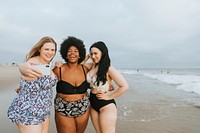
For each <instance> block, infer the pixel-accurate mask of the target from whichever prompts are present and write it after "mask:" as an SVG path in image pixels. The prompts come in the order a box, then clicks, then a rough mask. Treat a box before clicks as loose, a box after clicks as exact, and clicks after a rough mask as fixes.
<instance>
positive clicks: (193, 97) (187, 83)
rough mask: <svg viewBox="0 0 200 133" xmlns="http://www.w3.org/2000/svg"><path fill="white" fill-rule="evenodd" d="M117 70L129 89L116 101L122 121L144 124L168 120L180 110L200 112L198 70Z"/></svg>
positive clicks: (199, 70) (199, 76)
mask: <svg viewBox="0 0 200 133" xmlns="http://www.w3.org/2000/svg"><path fill="white" fill-rule="evenodd" d="M118 70H119V71H120V73H121V74H122V75H123V76H124V77H125V78H126V80H127V81H128V83H129V87H130V89H129V90H128V92H127V93H125V94H124V95H123V96H122V98H119V100H118V99H117V103H118V109H119V112H120V113H119V119H121V120H126V121H132V122H142V123H146V122H152V121H156V120H162V119H166V118H169V117H171V113H172V112H173V111H176V110H178V109H180V108H191V107H196V108H200V69H197V68H195V69H194V68H190V69H189V68H188V69H187V68H186V69H177V68H176V69H118ZM199 113H200V112H199ZM180 115H183V116H182V117H183V118H184V117H186V116H184V115H185V114H184V113H183V114H181V113H180ZM188 117H189V119H196V118H190V117H192V116H190V115H189V116H188ZM197 121H198V122H199V121H200V119H199V118H198V119H197Z"/></svg>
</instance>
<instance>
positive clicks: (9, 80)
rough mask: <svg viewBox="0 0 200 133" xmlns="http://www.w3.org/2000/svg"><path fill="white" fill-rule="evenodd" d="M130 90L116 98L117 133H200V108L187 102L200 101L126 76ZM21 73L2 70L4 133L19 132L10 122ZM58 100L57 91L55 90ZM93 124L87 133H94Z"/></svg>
mask: <svg viewBox="0 0 200 133" xmlns="http://www.w3.org/2000/svg"><path fill="white" fill-rule="evenodd" d="M125 78H126V79H127V81H128V82H129V86H130V89H129V90H128V92H127V93H125V94H124V95H123V96H121V97H119V98H116V102H117V107H118V118H117V125H116V133H122V132H125V133H132V132H134V133H155V132H156V133H171V132H173V133H182V132H188V133H199V127H200V115H199V114H200V107H199V106H196V107H195V105H192V104H190V103H187V102H185V99H184V98H190V97H195V96H196V97H200V96H197V95H195V94H190V93H186V92H183V91H180V90H175V89H174V86H173V85H166V84H163V83H162V82H160V81H156V80H154V79H151V78H148V77H142V76H141V75H125ZM19 81H20V73H19V70H18V67H12V66H9V67H7V66H3V67H2V66H0V84H1V87H0V111H1V112H2V113H1V114H0V121H1V124H0V132H2V133H10V132H18V129H17V127H16V125H15V124H14V123H12V122H10V121H9V119H8V118H7V109H8V106H9V105H10V103H11V101H12V99H13V98H14V96H15V95H16V92H15V88H16V87H18V86H19ZM53 92H54V96H55V93H56V92H55V87H54V88H53ZM55 132H56V126H55V122H54V110H53V108H52V112H51V122H50V128H49V133H55ZM93 132H95V131H94V128H93V125H92V123H91V121H90V120H89V122H88V126H87V128H86V131H85V133H93Z"/></svg>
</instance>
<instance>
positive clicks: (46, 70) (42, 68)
mask: <svg viewBox="0 0 200 133" xmlns="http://www.w3.org/2000/svg"><path fill="white" fill-rule="evenodd" d="M32 66H33V67H34V68H36V69H38V70H39V71H41V72H42V74H43V75H50V74H51V67H50V65H49V64H41V65H32Z"/></svg>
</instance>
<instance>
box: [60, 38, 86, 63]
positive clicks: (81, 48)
mask: <svg viewBox="0 0 200 133" xmlns="http://www.w3.org/2000/svg"><path fill="white" fill-rule="evenodd" d="M71 46H75V47H76V48H77V49H78V52H79V56H80V58H79V59H78V63H81V62H82V61H83V60H84V59H85V55H86V49H85V45H84V44H83V41H82V40H80V39H78V38H76V37H73V36H69V37H68V38H67V39H65V40H64V41H63V42H62V43H61V45H60V54H61V57H62V58H63V59H64V60H65V62H68V59H67V58H66V56H67V51H68V49H69V47H71Z"/></svg>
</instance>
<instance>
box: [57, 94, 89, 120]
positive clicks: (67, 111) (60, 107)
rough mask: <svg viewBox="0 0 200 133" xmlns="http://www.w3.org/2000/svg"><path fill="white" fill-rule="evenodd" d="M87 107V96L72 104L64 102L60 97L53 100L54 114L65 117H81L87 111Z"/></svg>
mask: <svg viewBox="0 0 200 133" xmlns="http://www.w3.org/2000/svg"><path fill="white" fill-rule="evenodd" d="M89 106H90V101H89V97H88V96H85V97H83V98H82V99H80V100H78V101H74V102H69V101H65V100H63V99H62V98H60V97H56V98H55V100H54V107H55V112H58V113H60V114H62V115H64V116H67V117H78V116H81V115H83V114H84V113H85V112H86V111H87V110H88V109H89Z"/></svg>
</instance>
